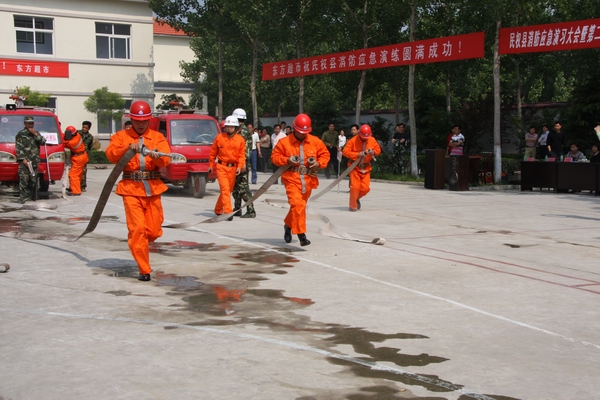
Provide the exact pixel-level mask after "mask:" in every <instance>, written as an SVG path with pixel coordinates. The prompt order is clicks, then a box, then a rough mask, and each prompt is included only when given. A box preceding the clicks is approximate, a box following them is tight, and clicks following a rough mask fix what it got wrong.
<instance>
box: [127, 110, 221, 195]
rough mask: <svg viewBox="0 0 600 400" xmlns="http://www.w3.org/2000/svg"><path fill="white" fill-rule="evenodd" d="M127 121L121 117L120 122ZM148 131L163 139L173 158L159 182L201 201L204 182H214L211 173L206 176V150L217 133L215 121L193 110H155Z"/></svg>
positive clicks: (207, 150)
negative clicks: (179, 189) (187, 192)
mask: <svg viewBox="0 0 600 400" xmlns="http://www.w3.org/2000/svg"><path fill="white" fill-rule="evenodd" d="M128 119H129V117H128V116H127V115H125V116H124V117H123V122H125V121H126V120H128ZM150 129H154V130H156V131H159V132H161V133H162V134H163V135H164V136H165V138H166V139H167V142H168V143H169V147H170V149H171V153H172V154H173V156H172V157H171V163H170V164H169V165H168V166H166V167H163V168H161V170H160V177H161V180H162V181H163V182H165V183H167V184H170V185H175V186H183V188H184V189H186V190H189V193H190V194H191V195H192V196H194V197H196V198H199V199H200V198H202V197H204V194H205V193H206V184H207V182H214V181H215V180H216V179H217V173H216V172H215V171H213V172H211V173H210V174H209V173H208V168H209V164H208V158H209V156H210V148H211V146H212V143H213V141H214V140H215V138H216V136H217V135H218V134H219V132H220V130H219V126H218V123H217V120H216V119H214V118H213V117H211V116H209V115H206V114H203V113H200V112H199V111H196V110H185V109H179V110H158V111H156V112H154V113H153V114H152V118H151V119H150Z"/></svg>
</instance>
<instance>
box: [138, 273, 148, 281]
mask: <svg viewBox="0 0 600 400" xmlns="http://www.w3.org/2000/svg"><path fill="white" fill-rule="evenodd" d="M149 280H150V274H139V275H138V281H144V282H147V281H149Z"/></svg>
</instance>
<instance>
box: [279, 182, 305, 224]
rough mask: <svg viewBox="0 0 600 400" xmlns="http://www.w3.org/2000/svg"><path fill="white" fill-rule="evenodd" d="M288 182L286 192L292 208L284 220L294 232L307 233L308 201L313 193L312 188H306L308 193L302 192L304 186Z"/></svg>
mask: <svg viewBox="0 0 600 400" xmlns="http://www.w3.org/2000/svg"><path fill="white" fill-rule="evenodd" d="M284 183H286V185H285V193H286V194H287V198H288V203H289V204H290V210H289V211H288V213H287V215H286V216H285V219H284V220H283V222H284V223H285V224H286V225H287V226H289V227H290V228H292V233H293V234H295V235H297V234H299V233H306V202H308V198H309V197H310V194H311V193H312V189H309V188H306V193H304V194H302V188H301V187H300V186H298V185H296V184H294V183H291V182H290V183H287V182H284Z"/></svg>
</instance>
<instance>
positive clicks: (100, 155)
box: [88, 150, 110, 164]
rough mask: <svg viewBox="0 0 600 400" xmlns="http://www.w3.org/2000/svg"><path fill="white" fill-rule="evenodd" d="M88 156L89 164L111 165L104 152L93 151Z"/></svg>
mask: <svg viewBox="0 0 600 400" xmlns="http://www.w3.org/2000/svg"><path fill="white" fill-rule="evenodd" d="M88 156H89V158H90V161H89V164H110V161H108V158H106V154H104V152H103V151H102V150H92V151H91V152H90V153H89V154H88Z"/></svg>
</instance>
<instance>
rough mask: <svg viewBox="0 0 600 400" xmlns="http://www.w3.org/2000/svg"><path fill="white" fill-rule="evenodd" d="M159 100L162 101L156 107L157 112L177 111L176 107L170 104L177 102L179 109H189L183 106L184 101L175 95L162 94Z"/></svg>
mask: <svg viewBox="0 0 600 400" xmlns="http://www.w3.org/2000/svg"><path fill="white" fill-rule="evenodd" d="M160 99H161V100H162V101H161V103H160V104H159V105H157V106H156V108H157V109H159V110H177V106H175V105H173V104H171V103H172V102H178V103H180V104H181V106H182V107H181V108H182V109H184V110H187V109H189V106H187V105H186V104H185V100H184V99H183V97H181V96H177V93H172V94H163V95H162V96H161V97H160Z"/></svg>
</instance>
